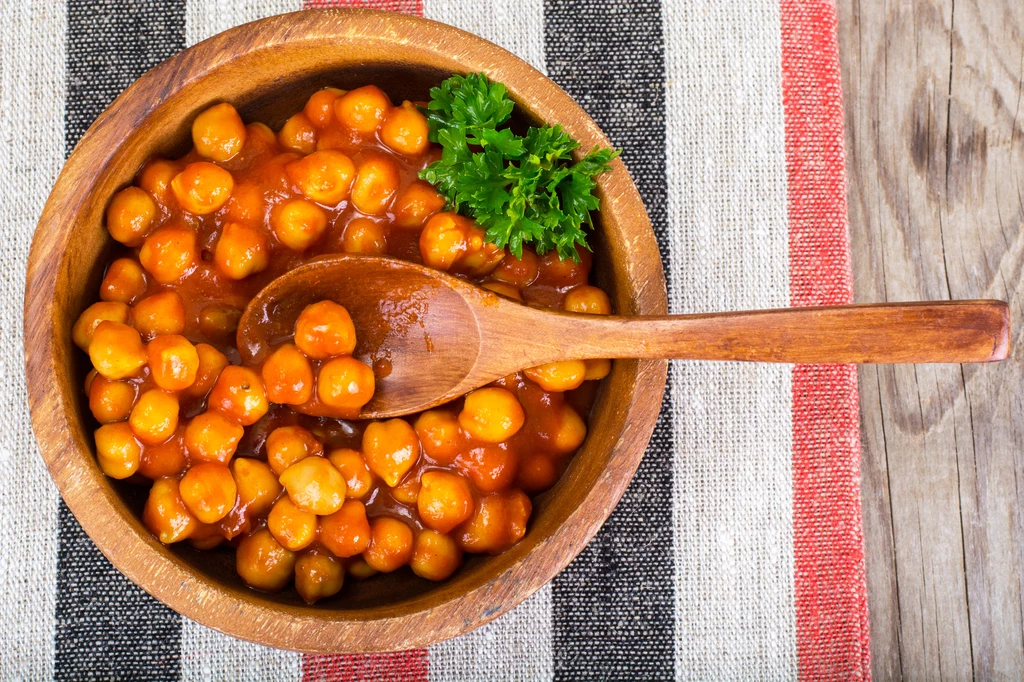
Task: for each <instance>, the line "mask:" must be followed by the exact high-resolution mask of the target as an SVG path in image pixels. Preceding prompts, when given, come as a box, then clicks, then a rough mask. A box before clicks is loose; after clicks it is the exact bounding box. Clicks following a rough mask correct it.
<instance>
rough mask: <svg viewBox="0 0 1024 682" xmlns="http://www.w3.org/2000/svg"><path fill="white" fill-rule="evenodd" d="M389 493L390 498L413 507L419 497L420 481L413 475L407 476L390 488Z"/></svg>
mask: <svg viewBox="0 0 1024 682" xmlns="http://www.w3.org/2000/svg"><path fill="white" fill-rule="evenodd" d="M390 492H391V497H393V498H395V499H396V500H398V501H399V502H401V503H402V504H406V505H409V506H410V507H415V506H416V501H417V500H418V499H419V497H420V479H419V478H418V477H417V476H415V475H414V476H409V477H407V478H406V479H405V480H404V481H402V482H401V483H399V484H398V485H397V486H395V487H394V488H392V489H391V491H390Z"/></svg>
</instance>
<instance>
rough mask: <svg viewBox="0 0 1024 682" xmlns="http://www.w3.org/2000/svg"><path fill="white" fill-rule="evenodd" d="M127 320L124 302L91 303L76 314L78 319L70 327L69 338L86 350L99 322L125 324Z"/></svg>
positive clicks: (126, 308) (126, 307)
mask: <svg viewBox="0 0 1024 682" xmlns="http://www.w3.org/2000/svg"><path fill="white" fill-rule="evenodd" d="M127 321H128V306H126V305H125V304H124V303H106V302H103V301H101V302H99V303H93V304H92V305H91V306H89V307H88V308H86V309H85V310H84V311H83V312H82V314H81V315H79V316H78V320H77V321H76V322H75V324H74V326H73V327H72V328H71V339H72V340H73V341H74V342H75V345H76V346H78V347H79V348H81V349H82V350H84V351H86V352H88V351H89V345H90V344H91V343H92V338H93V335H94V334H95V333H96V327H98V326H99V324H100V322H117V323H119V324H125V323H126V322H127Z"/></svg>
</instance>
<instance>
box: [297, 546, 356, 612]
mask: <svg viewBox="0 0 1024 682" xmlns="http://www.w3.org/2000/svg"><path fill="white" fill-rule="evenodd" d="M344 584H345V567H344V566H343V565H342V563H341V562H340V561H338V560H337V559H335V558H334V557H332V556H329V555H327V554H304V555H302V556H300V557H299V560H298V561H297V562H296V563H295V591H296V592H298V593H299V596H300V597H302V599H303V601H305V602H306V603H307V604H313V603H315V602H316V601H318V600H320V599H326V598H327V597H333V596H334V595H336V594H338V592H341V588H342V585H344Z"/></svg>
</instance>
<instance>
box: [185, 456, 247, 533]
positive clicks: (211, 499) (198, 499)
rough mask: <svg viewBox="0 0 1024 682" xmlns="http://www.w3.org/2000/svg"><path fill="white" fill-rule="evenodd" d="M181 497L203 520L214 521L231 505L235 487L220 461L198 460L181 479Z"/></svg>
mask: <svg viewBox="0 0 1024 682" xmlns="http://www.w3.org/2000/svg"><path fill="white" fill-rule="evenodd" d="M179 485H180V489H181V499H182V501H183V502H184V503H185V506H186V507H188V510H189V511H190V512H192V515H193V516H195V517H196V518H197V519H199V520H200V521H202V522H203V523H216V522H218V521H220V520H221V519H222V518H224V517H225V516H227V514H228V512H229V511H231V508H232V507H234V506H235V497H236V496H237V495H238V487H237V486H236V485H235V479H234V478H232V477H231V470H230V469H228V468H227V467H226V466H224V465H223V464H217V463H215V462H200V463H199V464H196V465H195V466H193V467H192V468H191V469H189V470H188V471H186V472H185V475H184V476H182V478H181V483H180V484H179Z"/></svg>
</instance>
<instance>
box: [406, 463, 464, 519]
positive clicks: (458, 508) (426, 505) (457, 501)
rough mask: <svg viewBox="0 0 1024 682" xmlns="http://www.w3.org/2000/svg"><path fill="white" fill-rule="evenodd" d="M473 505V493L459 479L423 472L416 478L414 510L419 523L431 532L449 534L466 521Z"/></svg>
mask: <svg viewBox="0 0 1024 682" xmlns="http://www.w3.org/2000/svg"><path fill="white" fill-rule="evenodd" d="M473 504H474V503H473V493H472V492H471V491H470V489H469V483H468V482H467V481H466V479H464V478H463V477H462V476H459V475H458V474H454V473H449V472H447V471H426V472H424V473H423V475H422V476H421V477H420V494H419V497H418V499H417V501H416V506H417V509H419V512H420V519H422V520H423V523H424V524H426V525H427V526H429V527H431V528H433V529H434V530H436V531H439V532H441V533H448V532H450V531H451V530H452V529H453V528H455V526H457V525H459V524H460V523H462V522H463V521H465V520H466V519H468V518H469V517H470V515H471V514H472V513H473Z"/></svg>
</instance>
